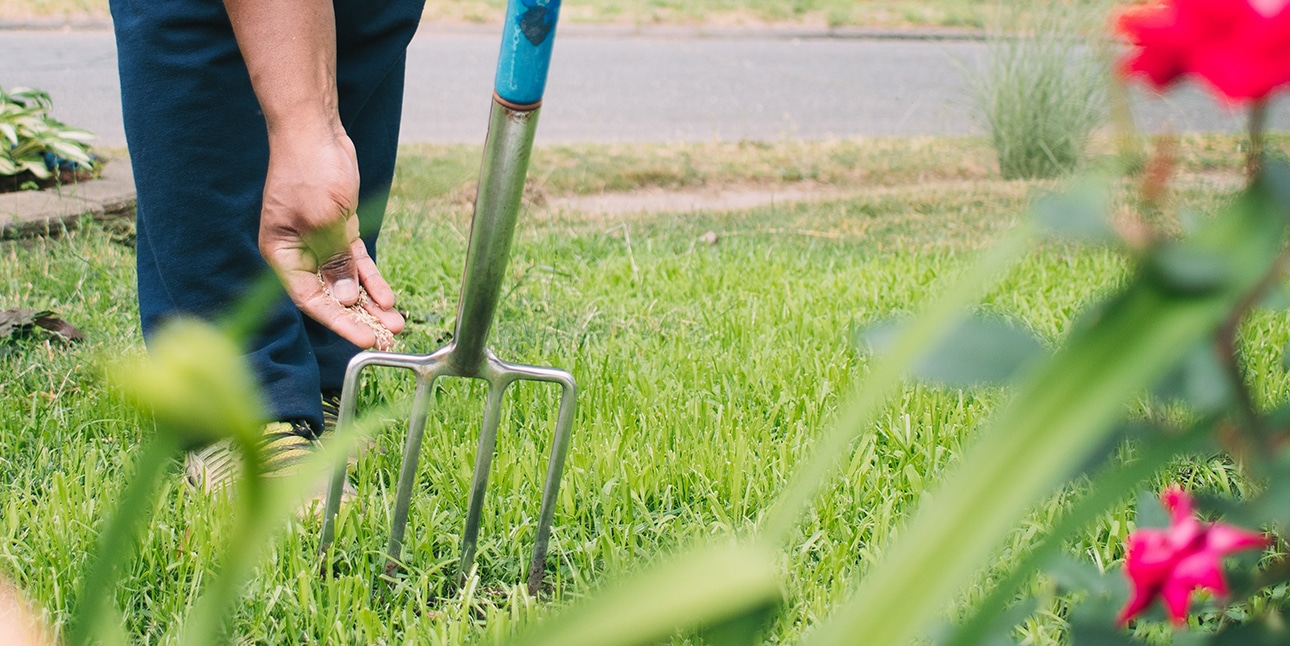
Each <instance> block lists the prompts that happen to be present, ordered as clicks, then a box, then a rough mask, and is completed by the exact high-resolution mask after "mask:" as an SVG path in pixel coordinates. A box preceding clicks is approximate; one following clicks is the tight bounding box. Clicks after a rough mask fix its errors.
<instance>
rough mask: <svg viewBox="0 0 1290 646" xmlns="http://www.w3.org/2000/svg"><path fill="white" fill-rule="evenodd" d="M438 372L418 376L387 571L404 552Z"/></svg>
mask: <svg viewBox="0 0 1290 646" xmlns="http://www.w3.org/2000/svg"><path fill="white" fill-rule="evenodd" d="M437 377H438V374H437V373H435V372H430V373H429V374H425V375H421V374H419V375H417V389H416V394H415V395H413V398H412V417H411V420H410V421H409V422H408V436H407V438H406V439H405V440H404V443H403V464H402V466H401V467H400V468H399V489H398V493H397V494H396V495H395V497H394V517H393V518H392V519H391V520H390V542H389V545H388V546H387V547H386V549H385V555H386V562H385V572H386V574H393V573H394V571H396V570H397V569H398V568H399V565H398V563H399V559H400V557H402V555H403V534H404V531H405V530H406V529H407V526H408V509H409V508H410V506H411V504H412V488H413V487H414V486H415V485H416V481H417V465H418V464H419V463H420V462H421V439H422V438H423V437H424V436H425V430H426V417H427V412H428V411H429V409H430V404H431V402H433V401H434V382H435V379H436V378H437Z"/></svg>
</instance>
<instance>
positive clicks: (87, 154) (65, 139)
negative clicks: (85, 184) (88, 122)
mask: <svg viewBox="0 0 1290 646" xmlns="http://www.w3.org/2000/svg"><path fill="white" fill-rule="evenodd" d="M52 109H53V100H52V99H50V97H49V94H48V93H47V92H43V91H41V90H37V89H34V88H29V87H19V88H14V89H12V90H8V91H6V90H5V89H4V88H0V178H5V179H8V178H12V184H14V185H15V186H22V185H24V184H26V183H28V182H34V183H36V184H37V185H40V184H49V183H55V182H59V181H63V180H65V179H69V178H71V177H76V176H79V175H80V174H81V173H83V172H94V171H95V170H96V169H97V168H98V166H99V161H100V160H99V158H98V157H97V156H95V155H94V153H92V152H91V151H90V147H89V142H90V141H91V140H93V139H94V134H93V133H91V132H89V131H86V130H82V129H79V128H72V127H69V126H67V125H65V124H63V123H62V122H60V121H58V120H56V119H54V118H53V117H52V116H50V112H51V110H52ZM6 183H9V182H6Z"/></svg>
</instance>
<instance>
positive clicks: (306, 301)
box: [259, 129, 403, 349]
mask: <svg viewBox="0 0 1290 646" xmlns="http://www.w3.org/2000/svg"><path fill="white" fill-rule="evenodd" d="M287 134H291V135H292V136H286V135H285V134H284V135H283V136H282V137H279V138H277V139H273V140H272V141H270V145H269V172H268V174H267V176H266V178H265V185H264V196H263V203H262V206H261V212H260V240H259V242H260V253H261V255H263V256H264V259H265V261H266V262H268V263H269V266H271V267H273V270H274V271H275V272H276V273H277V275H278V278H279V279H280V280H281V281H282V284H283V286H284V287H286V290H287V294H288V295H289V296H290V297H291V300H292V302H294V303H295V304H296V307H298V308H300V311H301V312H303V313H304V314H305V315H307V316H309V317H310V318H312V319H314V320H315V321H318V322H319V323H321V324H323V325H325V326H327V328H329V329H331V330H332V331H334V332H336V333H337V334H339V335H340V336H341V337H343V338H345V339H346V340H348V341H349V342H350V343H353V344H354V345H357V346H359V347H360V348H371V347H377V348H378V349H381V348H383V347H389V346H390V345H391V344H392V338H391V337H392V336H393V335H394V334H398V333H399V331H400V330H402V329H403V317H402V316H400V315H399V313H398V312H397V311H396V310H395V309H394V291H393V290H391V289H390V286H389V284H387V283H386V282H385V279H384V278H382V277H381V273H380V272H379V271H377V269H376V263H375V262H373V261H372V258H371V257H370V256H369V255H368V253H367V248H366V246H364V244H363V241H362V240H361V239H360V237H359V226H358V216H357V215H356V211H357V208H358V185H359V175H358V161H357V155H356V154H355V151H354V145H353V143H352V142H350V140H349V137H348V136H346V135H345V134H344V132H343V131H339V130H338V131H332V130H326V129H324V131H323V132H322V133H321V134H319V133H314V132H312V131H311V132H310V133H304V134H301V133H294V132H293V133H287ZM320 276H321V284H320ZM360 298H361V299H362V300H361V301H360ZM360 313H361V314H360ZM369 317H370V318H371V319H374V320H375V321H376V322H377V325H373V324H372V323H371V321H370V320H368V319H369Z"/></svg>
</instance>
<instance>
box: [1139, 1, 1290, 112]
mask: <svg viewBox="0 0 1290 646" xmlns="http://www.w3.org/2000/svg"><path fill="white" fill-rule="evenodd" d="M1116 30H1117V31H1119V32H1120V33H1121V34H1123V35H1124V36H1126V37H1127V38H1128V39H1129V41H1130V43H1131V44H1132V45H1133V49H1131V50H1130V51H1129V53H1128V54H1127V55H1126V57H1125V58H1124V59H1123V60H1122V61H1121V71H1122V72H1123V73H1124V74H1125V75H1128V76H1132V75H1142V76H1145V77H1146V78H1147V79H1148V80H1149V81H1150V82H1151V84H1152V85H1154V86H1155V87H1156V88H1157V89H1163V88H1165V87H1166V86H1168V85H1170V84H1172V83H1173V82H1175V81H1177V80H1178V79H1179V78H1181V77H1182V76H1185V75H1188V74H1191V75H1195V76H1198V77H1200V78H1202V79H1204V80H1205V81H1206V82H1208V83H1209V84H1210V85H1211V86H1213V88H1214V89H1216V90H1218V91H1219V92H1220V93H1221V94H1222V95H1223V96H1225V97H1226V98H1227V99H1228V100H1231V101H1242V100H1246V99H1262V98H1264V97H1266V96H1267V95H1269V94H1271V93H1272V92H1273V91H1275V90H1276V89H1277V88H1279V87H1280V86H1282V85H1285V84H1287V83H1290V2H1288V1H1287V0H1166V1H1165V2H1163V3H1159V4H1149V5H1139V6H1136V7H1132V8H1129V9H1127V10H1125V11H1124V12H1123V13H1121V14H1120V16H1119V18H1118V19H1117V21H1116Z"/></svg>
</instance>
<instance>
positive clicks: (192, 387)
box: [111, 318, 268, 448]
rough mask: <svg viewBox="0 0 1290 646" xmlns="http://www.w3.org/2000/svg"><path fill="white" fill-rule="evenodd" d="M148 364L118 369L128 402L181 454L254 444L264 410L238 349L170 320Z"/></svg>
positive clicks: (205, 329) (223, 338)
mask: <svg viewBox="0 0 1290 646" xmlns="http://www.w3.org/2000/svg"><path fill="white" fill-rule="evenodd" d="M149 345H150V347H149V355H148V357H147V358H146V359H143V360H136V361H133V362H127V363H124V364H118V365H117V366H116V367H115V368H114V369H113V370H112V371H111V372H112V377H113V381H114V382H115V383H116V384H117V385H118V386H119V387H120V389H121V391H122V392H123V393H124V394H125V395H126V397H127V398H128V399H129V400H130V401H132V402H133V403H134V404H135V405H136V406H138V407H139V408H140V409H142V410H143V411H145V412H150V413H152V414H153V416H154V417H155V418H156V420H157V423H158V425H159V426H160V427H161V428H163V429H165V430H167V431H169V432H175V433H178V434H179V435H180V436H181V439H180V443H181V445H183V446H184V447H185V448H189V447H193V446H201V445H204V444H208V443H211V442H215V441H217V440H219V439H222V438H225V437H234V438H242V439H243V440H247V441H250V440H253V439H254V438H256V437H258V436H259V429H260V426H261V425H262V424H264V422H265V420H267V410H268V409H267V406H266V405H265V403H264V401H263V399H262V398H261V396H260V393H259V390H258V388H257V382H256V379H255V376H254V375H253V374H252V372H251V368H250V366H249V365H247V362H246V358H245V357H244V356H243V354H242V351H241V348H240V347H239V346H238V345H237V344H236V343H234V342H233V341H232V340H230V339H229V338H228V336H227V335H225V334H221V333H220V332H219V330H217V329H216V328H215V327H214V326H212V325H210V324H207V323H203V322H201V321H198V320H195V319H182V318H181V319H174V320H172V321H170V322H168V323H167V324H166V325H165V326H164V327H163V328H162V329H160V330H158V331H157V333H156V334H155V335H154V336H153V338H152V341H151V343H150V344H149Z"/></svg>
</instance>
